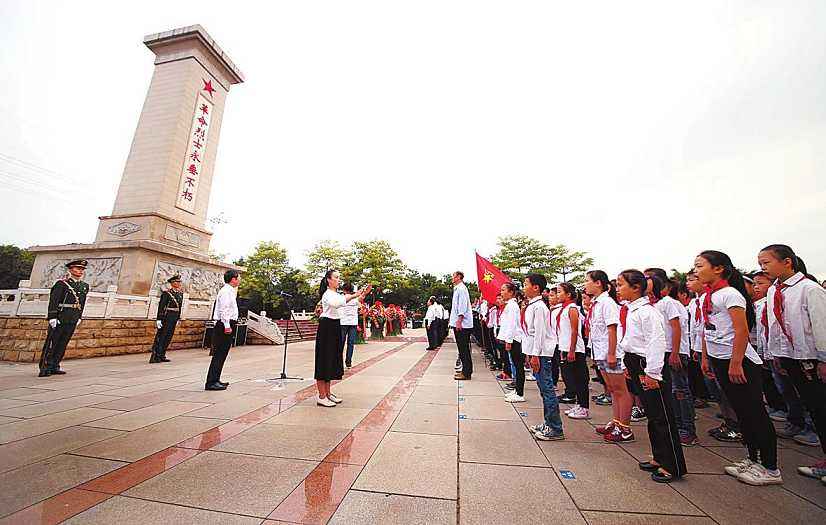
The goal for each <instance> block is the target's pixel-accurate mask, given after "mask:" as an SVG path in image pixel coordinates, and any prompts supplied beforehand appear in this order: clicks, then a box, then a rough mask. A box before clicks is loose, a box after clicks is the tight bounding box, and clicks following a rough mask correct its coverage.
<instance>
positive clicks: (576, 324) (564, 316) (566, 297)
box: [551, 283, 591, 419]
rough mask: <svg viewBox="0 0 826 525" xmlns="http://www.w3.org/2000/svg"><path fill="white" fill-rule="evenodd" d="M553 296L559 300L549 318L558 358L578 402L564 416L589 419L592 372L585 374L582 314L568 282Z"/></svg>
mask: <svg viewBox="0 0 826 525" xmlns="http://www.w3.org/2000/svg"><path fill="white" fill-rule="evenodd" d="M556 297H557V299H558V300H559V301H560V302H561V303H562V306H561V307H560V308H559V310H557V312H556V317H555V318H553V319H552V320H551V322H552V323H553V324H554V326H555V328H556V334H557V338H558V344H559V352H560V355H561V359H562V360H563V361H564V362H565V365H563V366H565V367H567V368H568V374H567V378H566V383H565V384H566V386H568V381H570V382H571V383H572V384H571V385H570V386H571V390H572V391H573V394H574V395H575V396H576V399H577V403H576V405H574V406H573V408H571V409H569V410H567V411H566V412H565V415H567V416H568V417H570V418H571V419H591V414H590V412H589V408H590V407H589V403H590V392H589V391H588V382H589V381H590V380H591V375H590V374H589V373H588V364H587V363H586V361H585V342H584V341H583V340H582V337H581V336H580V331H581V329H582V317H581V316H580V315H579V308H577V304H576V298H577V291H576V287H574V285H573V284H571V283H561V284H558V285H557V287H556Z"/></svg>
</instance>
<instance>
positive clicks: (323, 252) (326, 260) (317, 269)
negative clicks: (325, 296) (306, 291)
mask: <svg viewBox="0 0 826 525" xmlns="http://www.w3.org/2000/svg"><path fill="white" fill-rule="evenodd" d="M348 255H349V252H348V251H347V250H345V249H344V248H342V247H341V246H340V245H339V243H338V242H337V241H330V240H326V241H321V242H319V243H318V244H316V245H315V246H314V247H313V249H312V250H309V251H308V252H307V264H306V265H305V270H306V274H307V278H308V280H309V281H310V282H312V281H313V280H320V279H321V277H322V276H323V275H324V274H325V273H327V270H331V269H338V270H341V269H342V268H344V266H345V263H346V262H347V256H348Z"/></svg>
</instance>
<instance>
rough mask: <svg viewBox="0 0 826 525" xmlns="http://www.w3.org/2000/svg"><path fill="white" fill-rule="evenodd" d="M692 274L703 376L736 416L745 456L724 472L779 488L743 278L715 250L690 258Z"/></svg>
mask: <svg viewBox="0 0 826 525" xmlns="http://www.w3.org/2000/svg"><path fill="white" fill-rule="evenodd" d="M694 270H695V272H696V274H697V278H698V279H699V280H700V282H701V283H702V284H703V285H705V293H703V295H702V297H700V309H701V312H702V316H703V335H704V337H703V361H702V368H703V372H704V373H705V374H706V375H708V376H711V377H716V378H717V381H718V383H719V385H720V388H721V389H722V390H723V393H724V394H725V396H726V398H727V399H728V402H729V403H730V404H731V407H732V408H733V409H734V412H735V414H737V420H738V421H739V423H740V430H741V432H742V434H743V443H744V444H745V445H746V448H747V449H748V454H749V455H748V457H747V458H745V459H743V460H742V461H738V462H736V463H734V464H733V465H730V466H727V467H725V472H726V473H727V474H729V475H731V476H734V477H736V478H737V479H738V480H740V481H742V482H743V483H747V484H749V485H777V484H780V483H783V478H782V477H781V475H780V469H779V468H778V465H777V435H776V434H775V430H774V425H772V423H771V420H770V419H769V416H768V414H767V413H766V407H765V406H764V405H763V388H762V372H761V365H762V364H763V361H762V360H761V359H760V356H758V355H757V352H756V351H755V350H754V348H753V347H752V346H751V344H749V331H750V330H751V327H753V326H754V323H755V314H754V305H753V304H752V301H751V297H749V295H748V293H747V291H746V285H745V282H744V280H743V276H742V274H741V273H740V272H739V271H738V270H737V268H735V267H734V264H733V263H732V262H731V258H730V257H729V256H728V255H726V254H725V253H723V252H719V251H716V250H706V251H704V252H701V253H700V254H699V255H698V256H697V257H696V258H695V259H694Z"/></svg>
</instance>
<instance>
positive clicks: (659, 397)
mask: <svg viewBox="0 0 826 525" xmlns="http://www.w3.org/2000/svg"><path fill="white" fill-rule="evenodd" d="M623 362H624V363H625V367H626V368H627V369H628V375H630V376H631V381H632V382H633V383H634V385H635V387H636V388H638V389H639V391H640V392H641V394H640V398H641V399H642V405H643V409H644V410H645V415H646V416H647V417H648V439H649V440H650V441H651V454H652V455H653V456H654V461H655V462H656V463H657V464H659V465H660V466H662V468H664V469H665V470H667V471H668V473H669V474H671V475H672V476H674V477H675V478H680V477H682V476H683V475H685V473H686V466H685V456H684V455H683V447H682V445H681V444H680V433H679V431H678V430H677V420H676V419H674V412H673V411H672V406H671V400H670V398H671V395H672V394H671V383H670V381H669V380H668V379H669V375H668V371H667V370H666V369H667V368H668V363H665V364H664V365H663V372H662V373H663V380H662V381H660V382H659V383H660V388H657V389H654V390H645V389H643V388H642V381H641V380H640V377H641V376H644V375H645V364H646V363H645V359H644V358H642V357H641V356H638V355H637V354H625V358H624V359H623Z"/></svg>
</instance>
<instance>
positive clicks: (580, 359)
mask: <svg viewBox="0 0 826 525" xmlns="http://www.w3.org/2000/svg"><path fill="white" fill-rule="evenodd" d="M567 355H568V354H567V352H566V353H565V362H566V365H565V366H566V368H568V371H569V372H568V373H569V378H570V380H571V381H572V382H573V385H571V392H572V393H573V394H574V395H576V400H577V405H579V406H581V407H582V408H589V403H590V399H591V398H590V396H589V395H588V382H589V381H590V380H591V375H590V374H589V373H588V363H587V362H586V361H585V354H580V353H579V352H577V353H576V354H575V356H576V360H575V361H574V362H573V363H569V362H568V358H567ZM565 387H566V388H565V390H568V388H567V387H568V383H565Z"/></svg>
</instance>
